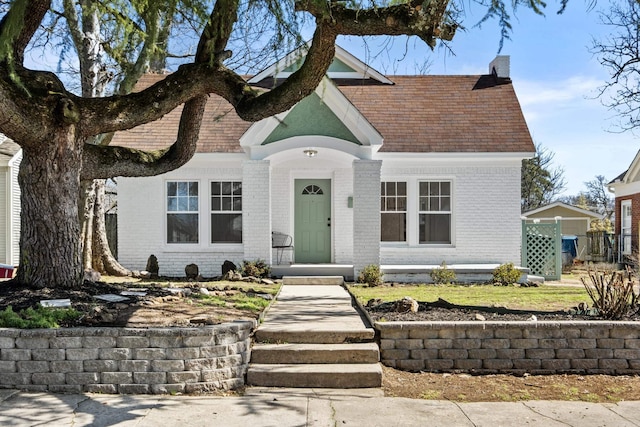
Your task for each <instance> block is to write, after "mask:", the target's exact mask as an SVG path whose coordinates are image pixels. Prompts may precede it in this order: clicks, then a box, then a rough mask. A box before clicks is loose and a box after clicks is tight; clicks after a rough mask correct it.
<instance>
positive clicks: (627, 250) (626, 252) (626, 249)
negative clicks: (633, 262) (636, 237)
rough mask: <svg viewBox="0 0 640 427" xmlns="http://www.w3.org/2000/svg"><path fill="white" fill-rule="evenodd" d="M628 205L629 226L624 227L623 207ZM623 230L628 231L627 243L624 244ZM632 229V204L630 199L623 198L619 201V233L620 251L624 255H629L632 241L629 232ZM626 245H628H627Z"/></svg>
mask: <svg viewBox="0 0 640 427" xmlns="http://www.w3.org/2000/svg"><path fill="white" fill-rule="evenodd" d="M626 207H628V208H629V214H630V215H629V216H628V217H629V226H628V227H625V226H624V219H625V215H624V211H625V208H626ZM625 230H628V231H629V233H628V234H629V237H628V238H629V244H628V245H626V244H625V237H624V236H625ZM632 230H633V214H632V204H631V200H623V201H621V202H620V234H621V236H620V237H621V239H622V253H623V254H624V255H631V246H632V245H631V242H632V235H631V232H632ZM627 246H628V247H627Z"/></svg>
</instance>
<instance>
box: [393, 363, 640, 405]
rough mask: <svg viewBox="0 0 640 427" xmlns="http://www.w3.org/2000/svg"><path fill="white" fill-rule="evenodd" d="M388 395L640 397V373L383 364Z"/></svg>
mask: <svg viewBox="0 0 640 427" xmlns="http://www.w3.org/2000/svg"><path fill="white" fill-rule="evenodd" d="M382 387H383V389H384V393H385V396H393V397H408V398H411V399H429V400H451V401H457V402H514V401H521V400H575V401H584V402H618V401H621V400H640V377H639V376H627V375H625V376H611V375H528V376H526V375H525V376H522V377H517V376H513V375H482V376H480V375H478V376H473V375H469V374H432V373H426V372H419V373H414V372H403V371H398V370H396V369H392V368H388V367H383V385H382Z"/></svg>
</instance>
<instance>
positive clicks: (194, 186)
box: [189, 182, 198, 196]
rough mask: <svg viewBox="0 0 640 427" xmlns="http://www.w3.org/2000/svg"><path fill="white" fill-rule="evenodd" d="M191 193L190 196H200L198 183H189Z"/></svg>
mask: <svg viewBox="0 0 640 427" xmlns="http://www.w3.org/2000/svg"><path fill="white" fill-rule="evenodd" d="M189 195H190V196H198V183H197V182H190V183H189Z"/></svg>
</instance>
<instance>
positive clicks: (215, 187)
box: [211, 182, 220, 196]
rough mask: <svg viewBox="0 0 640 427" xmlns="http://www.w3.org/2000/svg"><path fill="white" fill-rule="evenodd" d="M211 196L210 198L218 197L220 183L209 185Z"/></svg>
mask: <svg viewBox="0 0 640 427" xmlns="http://www.w3.org/2000/svg"><path fill="white" fill-rule="evenodd" d="M211 195H212V196H219V195H220V183H219V182H212V183H211Z"/></svg>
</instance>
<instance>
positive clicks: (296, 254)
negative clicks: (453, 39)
mask: <svg viewBox="0 0 640 427" xmlns="http://www.w3.org/2000/svg"><path fill="white" fill-rule="evenodd" d="M298 63H299V56H297V55H296V54H295V53H294V54H291V55H289V56H287V57H286V58H284V59H283V60H282V61H280V62H279V63H277V64H274V65H273V66H272V67H270V68H268V69H266V70H264V71H263V72H261V73H259V74H258V75H256V76H255V77H253V78H251V79H250V80H249V82H250V83H251V84H252V85H255V86H257V87H262V88H269V87H272V86H273V85H274V84H277V83H278V82H280V81H281V79H285V78H287V77H288V76H289V75H290V73H291V72H292V70H294V69H295V67H296V64H298ZM489 70H490V73H489V74H486V75H463V76H429V75H424V76H389V77H387V76H384V75H382V74H380V73H378V72H377V71H375V70H373V69H371V68H370V67H368V66H367V65H366V64H364V63H362V62H361V61H359V60H358V59H356V58H355V57H353V56H352V55H351V54H349V53H348V52H346V51H345V50H343V49H341V48H337V51H336V58H335V60H334V62H333V64H332V66H331V68H330V69H329V71H328V73H327V74H328V75H327V77H325V79H324V80H323V81H322V83H321V84H320V85H319V87H318V88H317V90H316V91H315V93H313V94H312V95H310V96H308V97H307V98H305V99H303V100H302V101H300V102H299V103H298V104H297V105H296V106H294V107H293V108H291V109H290V110H289V111H286V112H284V113H282V114H278V115H277V116H275V117H271V118H267V119H265V120H262V121H260V122H258V123H247V122H244V121H242V120H241V119H240V118H239V117H238V116H237V115H236V114H235V112H234V110H233V108H232V107H231V106H230V105H229V104H228V103H227V102H226V101H225V100H223V99H222V98H220V97H218V96H215V95H211V96H210V98H209V102H208V104H207V108H206V112H205V118H204V120H203V125H202V130H201V133H200V141H199V143H198V151H197V154H196V155H195V156H194V157H193V159H192V160H191V161H189V162H188V163H187V164H186V165H185V166H183V167H181V168H179V169H178V170H175V171H172V172H169V173H166V174H164V175H161V176H156V177H149V178H120V179H119V180H118V235H119V237H118V239H119V240H118V256H119V261H120V262H121V263H122V264H123V265H124V266H126V267H128V268H132V269H143V268H144V266H145V264H146V261H147V258H148V257H149V255H151V254H154V255H156V256H157V258H158V260H159V265H160V273H161V274H164V275H183V274H184V267H185V265H186V264H189V263H192V262H194V263H196V264H198V265H199V267H200V272H201V274H202V275H204V276H211V275H218V274H220V270H221V265H222V263H223V262H224V261H225V260H231V261H233V262H235V263H239V262H241V261H242V260H256V259H264V260H266V261H267V262H268V263H269V264H273V265H275V264H276V263H277V258H278V257H277V255H276V254H277V252H276V250H274V249H272V232H280V233H285V234H288V235H290V236H292V237H293V248H292V249H291V250H290V251H284V256H283V260H282V263H283V264H286V265H289V264H290V263H294V262H295V265H299V264H332V265H342V266H346V267H347V269H349V270H350V272H351V273H355V274H357V273H358V272H359V271H360V270H361V269H362V268H364V267H365V266H366V265H369V264H378V265H383V266H387V267H390V266H424V265H440V264H441V263H442V262H443V261H445V262H446V263H447V264H448V265H454V264H494V265H495V264H500V263H504V262H513V263H515V264H519V262H520V249H521V248H520V245H521V223H520V171H521V162H522V160H523V159H525V158H530V157H532V156H533V155H534V153H535V148H534V145H533V142H532V140H531V136H530V134H529V130H528V128H527V125H526V123H525V120H524V117H523V115H522V111H521V109H520V105H519V102H518V99H517V97H516V94H515V92H514V88H513V85H512V83H511V79H510V78H509V57H505V56H499V57H497V58H496V59H495V60H494V61H493V62H492V63H491V65H490V68H489ZM162 78H163V76H162V75H147V76H145V77H144V79H143V82H142V83H143V85H150V84H152V83H154V82H155V81H158V80H160V79H162ZM180 111H181V109H177V110H176V111H174V112H172V113H171V114H168V115H167V116H165V117H164V118H163V119H162V120H160V121H158V122H155V123H151V124H148V125H145V126H140V127H137V128H135V129H132V130H131V131H128V132H123V133H118V134H117V135H116V136H115V139H114V141H113V143H114V144H118V145H125V146H130V147H135V148H140V149H158V148H163V147H166V146H167V145H168V144H170V143H172V142H173V140H174V138H175V135H176V129H177V125H178V120H179V116H180ZM388 271H391V269H389V270H388ZM347 275H351V274H350V273H349V274H347Z"/></svg>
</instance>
